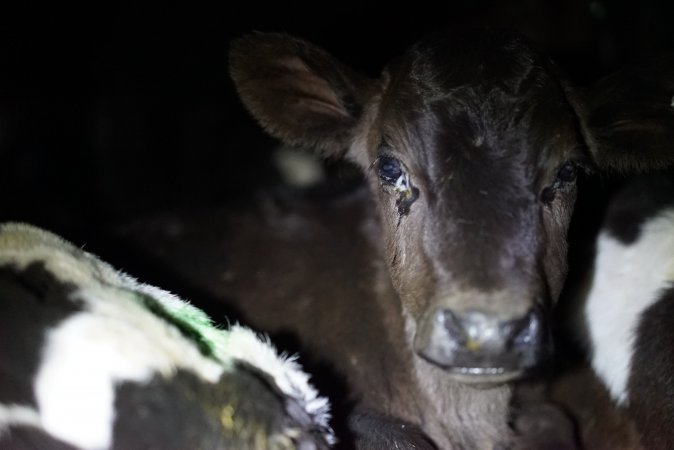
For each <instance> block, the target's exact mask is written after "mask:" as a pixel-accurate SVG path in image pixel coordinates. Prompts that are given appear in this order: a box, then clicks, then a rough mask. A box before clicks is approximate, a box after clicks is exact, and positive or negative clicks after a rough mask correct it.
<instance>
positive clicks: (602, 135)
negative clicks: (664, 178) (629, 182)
mask: <svg viewBox="0 0 674 450" xmlns="http://www.w3.org/2000/svg"><path fill="white" fill-rule="evenodd" d="M673 97H674V55H673V56H662V57H659V58H657V59H652V60H650V61H648V62H647V63H645V64H642V65H640V66H638V67H632V68H628V69H624V70H622V71H620V72H617V73H615V74H613V75H610V76H608V77H606V78H604V79H602V80H600V81H598V82H597V83H596V84H595V85H594V86H592V87H591V88H589V89H587V90H585V91H584V92H582V93H580V94H579V95H578V97H577V99H576V100H577V102H576V106H577V109H578V110H579V115H580V119H581V124H582V128H583V132H584V134H585V138H586V140H587V142H588V144H589V147H590V152H591V153H592V155H593V158H594V160H595V163H596V164H597V166H598V167H599V168H600V169H609V170H610V169H613V170H619V171H623V172H644V171H648V170H655V169H664V168H666V167H668V166H671V165H673V164H674V98H673Z"/></svg>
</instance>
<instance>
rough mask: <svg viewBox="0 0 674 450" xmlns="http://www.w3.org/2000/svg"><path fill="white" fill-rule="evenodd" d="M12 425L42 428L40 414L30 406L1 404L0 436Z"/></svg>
mask: <svg viewBox="0 0 674 450" xmlns="http://www.w3.org/2000/svg"><path fill="white" fill-rule="evenodd" d="M12 426H23V427H35V428H41V422H40V415H39V414H38V412H37V411H36V410H35V409H33V408H31V407H29V406H22V405H3V404H0V436H2V434H3V433H4V432H5V431H6V430H7V429H8V428H9V427H12Z"/></svg>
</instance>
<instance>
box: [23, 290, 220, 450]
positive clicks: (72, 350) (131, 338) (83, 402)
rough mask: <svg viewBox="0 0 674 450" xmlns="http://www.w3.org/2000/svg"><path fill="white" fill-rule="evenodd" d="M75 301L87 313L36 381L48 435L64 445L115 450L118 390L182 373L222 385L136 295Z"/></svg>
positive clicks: (104, 294) (100, 293) (68, 324)
mask: <svg viewBox="0 0 674 450" xmlns="http://www.w3.org/2000/svg"><path fill="white" fill-rule="evenodd" d="M73 295H74V296H75V297H77V298H79V299H81V300H82V301H84V302H85V304H86V311H84V312H82V313H78V314H74V315H73V316H72V317H70V318H68V319H66V320H65V321H63V322H62V323H61V324H59V325H58V326H57V327H55V328H54V329H52V330H50V331H49V332H48V334H47V342H46V346H45V348H44V352H43V357H42V363H41V366H40V370H39V372H38V374H37V377H36V379H35V394H36V398H37V403H38V409H39V411H40V415H41V418H42V424H43V427H44V429H45V430H46V431H48V432H49V433H51V434H52V435H54V436H56V437H58V438H59V439H61V440H64V441H66V442H69V443H72V444H75V445H77V446H80V447H83V448H92V449H95V448H107V447H109V446H110V444H111V443H112V428H113V424H114V401H115V386H116V385H117V384H119V383H121V382H124V381H132V382H136V383H145V382H148V381H150V379H151V378H152V377H153V376H154V375H155V374H161V375H162V376H165V377H170V376H171V375H172V374H173V373H174V371H175V370H176V369H177V368H182V369H185V370H189V371H190V372H193V373H195V374H197V375H199V376H200V377H201V378H202V379H204V380H206V381H208V382H210V383H215V382H217V380H218V379H219V377H220V375H221V374H222V372H223V371H224V368H223V366H222V365H220V364H219V363H218V362H217V361H215V360H212V359H209V358H206V357H205V356H203V355H202V354H201V353H200V352H199V350H198V349H197V348H196V346H195V345H194V343H193V342H192V341H190V340H188V339H185V338H184V337H183V336H181V334H180V332H179V331H178V329H177V328H175V327H174V326H171V325H170V324H169V323H167V322H166V321H164V320H162V319H161V318H158V317H157V316H155V315H154V314H152V313H151V312H150V311H148V310H147V309H146V308H144V307H143V305H142V304H140V303H139V302H138V301H137V300H136V299H135V298H134V295H133V294H132V293H129V292H128V291H123V290H111V289H103V288H102V289H95V288H87V289H83V290H81V291H77V292H76V293H75V294H73Z"/></svg>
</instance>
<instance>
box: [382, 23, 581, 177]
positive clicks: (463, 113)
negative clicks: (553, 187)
mask: <svg viewBox="0 0 674 450" xmlns="http://www.w3.org/2000/svg"><path fill="white" fill-rule="evenodd" d="M478 36H480V37H481V36H482V35H478ZM484 36H485V37H484V38H480V39H478V38H475V37H474V36H470V38H466V37H465V36H455V35H436V36H434V37H432V38H429V39H427V40H425V41H422V42H421V43H420V44H418V45H417V46H415V47H413V48H412V49H411V50H410V51H409V52H408V53H407V54H406V55H405V56H404V57H403V58H401V61H399V62H398V63H397V64H395V65H393V66H392V67H391V69H390V73H391V75H390V81H389V83H388V84H387V88H386V89H385V92H384V95H383V98H382V103H381V108H380V117H381V124H382V130H381V132H382V135H383V136H382V140H383V141H385V142H386V141H394V145H395V146H396V147H397V148H399V149H404V150H405V151H406V152H411V153H413V154H416V155H415V156H416V157H418V158H422V159H423V160H422V161H419V163H424V165H425V166H430V165H431V164H429V163H432V162H433V161H430V160H429V158H432V157H433V155H434V154H435V155H439V157H440V158H446V156H445V154H447V153H452V158H454V159H456V158H457V157H463V159H465V160H466V161H477V162H479V163H480V164H486V163H489V162H490V161H494V162H496V163H498V164H499V165H501V166H503V165H504V164H507V165H510V166H517V167H519V168H526V167H530V168H531V169H534V168H539V167H540V166H545V165H546V161H547V160H548V159H549V156H550V152H553V151H557V152H558V151H559V149H564V148H574V147H576V146H577V143H576V142H577V133H576V131H575V128H576V119H575V116H574V114H573V113H572V110H571V107H570V106H569V104H568V102H567V100H566V97H565V95H564V92H563V89H562V86H561V82H560V81H559V78H558V77H557V75H556V73H555V71H554V69H553V68H552V66H551V64H550V63H549V62H548V61H547V59H545V58H544V57H542V56H539V55H538V54H537V53H536V52H535V51H534V50H532V49H531V48H530V47H529V46H528V45H527V44H526V42H525V41H524V40H523V39H522V38H521V37H517V36H508V35H504V34H503V33H495V34H494V33H491V34H489V33H487V34H485V35H484ZM425 154H426V155H425ZM433 166H434V167H436V168H438V169H439V170H442V169H443V168H442V167H441V166H442V165H438V164H433ZM468 166H469V167H470V164H468ZM529 175H533V172H532V173H530V174H529Z"/></svg>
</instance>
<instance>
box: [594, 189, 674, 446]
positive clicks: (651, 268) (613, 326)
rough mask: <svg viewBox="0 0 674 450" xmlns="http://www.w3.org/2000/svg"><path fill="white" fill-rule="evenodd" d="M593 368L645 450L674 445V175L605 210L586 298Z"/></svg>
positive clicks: (624, 194) (629, 191) (620, 196)
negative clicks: (631, 425) (620, 408)
mask: <svg viewBox="0 0 674 450" xmlns="http://www.w3.org/2000/svg"><path fill="white" fill-rule="evenodd" d="M583 312H584V315H583V317H584V320H585V326H586V330H587V337H588V339H589V344H590V352H591V360H592V366H593V368H594V369H595V371H596V372H597V374H598V375H599V376H600V378H601V379H602V380H603V381H604V383H605V384H606V386H607V388H608V389H609V391H610V393H611V396H612V397H613V399H614V400H615V401H616V402H617V403H618V404H620V405H622V406H624V407H626V408H627V411H628V412H629V414H630V416H631V418H632V419H633V420H634V422H635V425H636V428H637V430H638V431H639V432H640V434H641V439H642V442H643V445H644V446H645V448H647V449H671V448H674V328H672V320H673V318H674V178H673V177H671V176H669V177H667V176H658V177H656V176H653V177H648V178H640V179H637V180H636V181H634V182H632V183H630V184H629V185H628V186H627V187H626V188H625V189H623V190H622V191H621V192H620V193H619V194H618V195H617V196H616V198H615V199H614V200H613V201H612V204H611V206H610V208H609V210H608V212H607V215H606V218H605V221H604V225H603V227H602V230H601V233H600V234H599V238H598V240H597V244H596V257H595V261H594V269H593V271H592V277H591V279H590V284H589V287H588V291H587V297H586V298H585V300H584V308H583Z"/></svg>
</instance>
